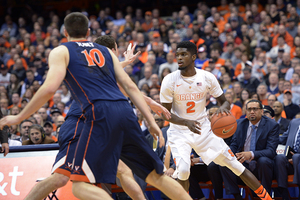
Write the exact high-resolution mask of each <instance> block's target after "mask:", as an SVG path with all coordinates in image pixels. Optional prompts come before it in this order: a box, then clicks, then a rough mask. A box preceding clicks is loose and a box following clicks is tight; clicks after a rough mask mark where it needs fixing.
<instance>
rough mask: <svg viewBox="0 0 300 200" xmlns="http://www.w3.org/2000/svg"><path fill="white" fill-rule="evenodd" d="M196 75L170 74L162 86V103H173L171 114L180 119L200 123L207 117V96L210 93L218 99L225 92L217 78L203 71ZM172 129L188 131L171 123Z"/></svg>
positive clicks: (197, 72) (185, 127)
mask: <svg viewBox="0 0 300 200" xmlns="http://www.w3.org/2000/svg"><path fill="white" fill-rule="evenodd" d="M195 70H196V75H194V76H192V77H184V76H182V75H181V71H180V70H177V71H175V72H172V73H170V74H168V75H167V76H166V77H165V78H164V80H163V82H162V85H161V89H160V101H161V102H162V103H172V110H171V112H172V113H173V114H175V115H177V116H178V117H181V118H184V119H190V120H198V121H200V120H201V119H203V118H204V117H205V116H206V108H205V106H206V94H207V92H209V93H210V94H211V95H212V96H213V97H215V98H217V97H219V96H221V95H222V94H223V90H222V89H221V87H220V84H219V82H218V80H217V79H216V77H215V76H214V75H213V74H212V73H210V72H208V71H204V70H201V69H195ZM170 129H186V130H188V127H187V126H181V125H176V124H173V123H171V125H170Z"/></svg>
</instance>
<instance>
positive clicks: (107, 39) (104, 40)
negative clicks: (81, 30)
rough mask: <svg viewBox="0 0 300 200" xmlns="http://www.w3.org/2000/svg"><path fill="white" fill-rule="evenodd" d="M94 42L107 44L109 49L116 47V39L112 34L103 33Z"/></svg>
mask: <svg viewBox="0 0 300 200" xmlns="http://www.w3.org/2000/svg"><path fill="white" fill-rule="evenodd" d="M94 42H95V43H97V44H100V45H102V46H105V47H107V48H109V49H115V48H116V41H115V39H114V38H113V37H112V36H111V35H102V36H100V37H98V38H97V39H96V40H95V41H94Z"/></svg>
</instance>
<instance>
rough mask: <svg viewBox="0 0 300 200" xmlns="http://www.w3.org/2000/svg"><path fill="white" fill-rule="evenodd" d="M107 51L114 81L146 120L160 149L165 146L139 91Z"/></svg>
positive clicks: (116, 59) (116, 60)
mask: <svg viewBox="0 0 300 200" xmlns="http://www.w3.org/2000/svg"><path fill="white" fill-rule="evenodd" d="M109 51H110V54H111V56H112V59H113V62H114V70H115V74H116V79H117V81H118V83H119V84H120V86H121V87H122V88H123V89H124V90H125V92H126V93H127V94H128V95H129V97H130V99H131V100H132V102H133V103H134V104H135V106H136V107H137V108H138V109H139V110H140V111H141V113H142V115H143V116H144V117H145V118H146V120H147V122H148V124H149V126H150V128H149V132H150V133H151V135H152V136H153V137H154V138H155V139H156V138H157V137H158V138H159V142H162V144H160V147H162V146H163V145H164V144H165V142H164V137H163V135H162V132H161V130H160V128H159V127H158V126H157V124H156V123H155V120H154V118H153V116H152V114H151V112H150V111H149V109H148V106H147V104H146V102H145V101H144V99H143V96H142V94H141V92H140V91H139V89H138V88H137V86H136V85H135V84H134V83H133V82H132V80H131V79H130V78H129V76H128V75H127V74H126V73H125V72H124V70H123V69H122V68H121V67H120V62H119V61H118V58H117V57H116V56H115V55H114V54H113V53H112V51H111V50H109Z"/></svg>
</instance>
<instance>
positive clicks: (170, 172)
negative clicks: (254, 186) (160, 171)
mask: <svg viewBox="0 0 300 200" xmlns="http://www.w3.org/2000/svg"><path fill="white" fill-rule="evenodd" d="M174 172H175V170H174V169H173V168H171V167H170V168H169V169H167V171H165V175H167V176H169V177H171V176H172V175H173V173H174Z"/></svg>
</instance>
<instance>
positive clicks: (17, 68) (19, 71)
mask: <svg viewBox="0 0 300 200" xmlns="http://www.w3.org/2000/svg"><path fill="white" fill-rule="evenodd" d="M10 72H11V73H12V74H16V75H17V77H18V79H19V80H24V79H25V77H26V70H25V68H24V66H23V63H22V60H21V59H20V58H18V59H16V63H15V64H14V65H13V66H12V67H11V68H10Z"/></svg>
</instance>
